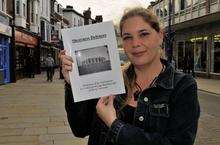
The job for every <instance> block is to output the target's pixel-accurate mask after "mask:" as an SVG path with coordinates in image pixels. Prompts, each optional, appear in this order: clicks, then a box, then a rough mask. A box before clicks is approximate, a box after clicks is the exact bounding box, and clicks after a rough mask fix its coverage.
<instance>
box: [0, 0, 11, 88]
mask: <svg viewBox="0 0 220 145" xmlns="http://www.w3.org/2000/svg"><path fill="white" fill-rule="evenodd" d="M9 8H10V3H9V1H6V0H0V85H1V84H5V83H9V82H10V54H9V53H10V41H11V37H12V28H11V26H10V21H11V20H12V16H11V15H9V10H10V9H9Z"/></svg>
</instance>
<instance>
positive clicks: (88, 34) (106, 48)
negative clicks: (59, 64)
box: [61, 21, 125, 102]
mask: <svg viewBox="0 0 220 145" xmlns="http://www.w3.org/2000/svg"><path fill="white" fill-rule="evenodd" d="M61 33H62V38H63V44H64V48H65V49H66V52H67V55H70V56H71V57H72V58H73V61H74V65H73V70H72V71H71V72H70V73H69V75H70V82H71V86H72V93H73V97H74V102H79V101H84V100H89V99H95V98H99V97H103V96H109V95H117V94H122V93H125V87H124V81H123V75H122V70H121V67H120V59H119V52H118V49H117V41H116V36H115V29H114V25H113V22H112V21H108V22H103V23H97V24H92V25H86V26H80V27H74V28H67V29H62V31H61Z"/></svg>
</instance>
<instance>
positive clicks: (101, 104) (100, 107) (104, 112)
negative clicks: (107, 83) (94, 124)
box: [96, 96, 117, 127]
mask: <svg viewBox="0 0 220 145" xmlns="http://www.w3.org/2000/svg"><path fill="white" fill-rule="evenodd" d="M114 98H115V96H108V97H102V98H100V99H99V101H98V103H97V105H96V111H97V114H98V116H99V117H100V118H101V119H102V121H104V122H105V124H106V125H107V126H108V127H111V125H112V123H113V121H114V120H115V119H116V118H117V117H116V111H115V108H114V105H113V102H114Z"/></svg>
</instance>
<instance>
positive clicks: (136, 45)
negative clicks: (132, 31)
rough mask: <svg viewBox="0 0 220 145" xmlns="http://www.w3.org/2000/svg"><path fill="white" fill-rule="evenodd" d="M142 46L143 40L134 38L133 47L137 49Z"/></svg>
mask: <svg viewBox="0 0 220 145" xmlns="http://www.w3.org/2000/svg"><path fill="white" fill-rule="evenodd" d="M140 44H141V40H140V39H139V38H137V37H136V38H133V41H132V47H134V48H136V47H139V46H140Z"/></svg>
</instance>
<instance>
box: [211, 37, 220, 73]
mask: <svg viewBox="0 0 220 145" xmlns="http://www.w3.org/2000/svg"><path fill="white" fill-rule="evenodd" d="M211 58H213V59H212V60H211V61H212V62H211V64H212V72H214V73H220V34H219V35H215V36H214V50H213V51H212V54H211Z"/></svg>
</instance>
